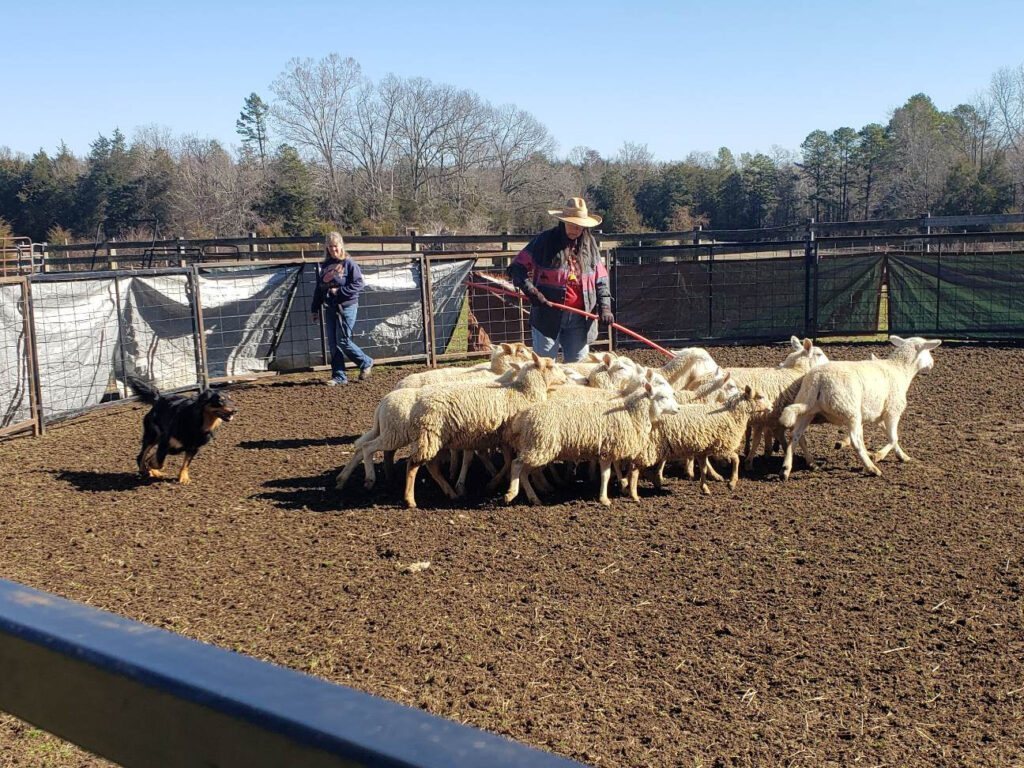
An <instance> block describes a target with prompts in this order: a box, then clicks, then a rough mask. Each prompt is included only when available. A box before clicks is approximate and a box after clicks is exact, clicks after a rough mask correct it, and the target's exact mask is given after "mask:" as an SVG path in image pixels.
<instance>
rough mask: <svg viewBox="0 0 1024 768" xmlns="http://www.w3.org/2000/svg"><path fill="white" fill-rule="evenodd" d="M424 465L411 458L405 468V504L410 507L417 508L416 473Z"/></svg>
mask: <svg viewBox="0 0 1024 768" xmlns="http://www.w3.org/2000/svg"><path fill="white" fill-rule="evenodd" d="M422 466H423V463H422V462H419V463H417V462H414V461H413V460H412V459H411V458H410V459H409V462H408V464H407V465H406V468H405V506H407V507H408V508H409V509H416V474H417V473H418V472H419V471H420V467H422Z"/></svg>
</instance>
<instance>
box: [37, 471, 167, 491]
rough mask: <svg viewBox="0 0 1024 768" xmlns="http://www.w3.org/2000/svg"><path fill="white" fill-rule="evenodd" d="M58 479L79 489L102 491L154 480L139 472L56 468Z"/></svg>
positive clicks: (122, 489)
mask: <svg viewBox="0 0 1024 768" xmlns="http://www.w3.org/2000/svg"><path fill="white" fill-rule="evenodd" d="M53 474H55V475H56V477H57V479H58V480H63V481H64V482H65V483H70V484H71V485H73V486H74V487H75V488H76V489H77V490H79V491H85V492H86V493H100V492H103V491H131V490H134V489H135V488H139V487H141V486H143V485H150V484H151V483H152V482H153V481H152V480H151V479H149V478H146V477H142V476H141V475H139V473H138V472H95V471H93V470H87V469H85V470H71V469H62V470H54V472H53Z"/></svg>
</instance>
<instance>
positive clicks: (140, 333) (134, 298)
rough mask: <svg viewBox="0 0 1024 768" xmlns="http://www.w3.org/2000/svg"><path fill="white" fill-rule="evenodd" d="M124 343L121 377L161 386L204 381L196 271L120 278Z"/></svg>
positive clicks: (116, 368)
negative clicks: (197, 331) (193, 283)
mask: <svg viewBox="0 0 1024 768" xmlns="http://www.w3.org/2000/svg"><path fill="white" fill-rule="evenodd" d="M117 294H118V298H119V300H120V317H121V326H120V332H121V336H120V343H119V348H118V354H117V356H115V359H114V371H115V375H116V377H117V379H118V381H120V382H121V383H122V393H123V394H124V395H125V396H129V395H130V392H129V391H128V390H127V389H126V388H125V387H124V384H125V382H126V377H127V376H135V377H137V378H140V379H143V380H146V381H150V382H152V383H153V384H155V385H156V386H157V387H158V388H159V389H162V390H172V389H181V388H184V387H193V386H196V385H197V384H198V382H199V381H200V370H199V361H198V360H197V359H196V357H197V356H196V335H195V312H196V305H195V297H194V295H193V292H192V290H191V281H190V274H189V272H188V271H187V270H184V269H178V270H174V271H173V272H169V273H153V274H147V275H133V276H131V277H121V278H117Z"/></svg>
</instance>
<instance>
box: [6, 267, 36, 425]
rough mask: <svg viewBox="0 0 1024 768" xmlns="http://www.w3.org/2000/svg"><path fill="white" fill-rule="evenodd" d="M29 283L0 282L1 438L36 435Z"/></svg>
mask: <svg viewBox="0 0 1024 768" xmlns="http://www.w3.org/2000/svg"><path fill="white" fill-rule="evenodd" d="M28 311H29V300H28V282H27V281H26V280H25V279H23V278H13V279H12V278H0V434H8V433H12V432H20V431H22V430H25V429H32V430H33V431H36V432H37V431H38V426H39V425H38V423H37V421H36V419H37V413H36V408H35V396H34V391H35V390H34V388H33V366H32V355H31V351H32V343H31V324H30V323H29V319H28Z"/></svg>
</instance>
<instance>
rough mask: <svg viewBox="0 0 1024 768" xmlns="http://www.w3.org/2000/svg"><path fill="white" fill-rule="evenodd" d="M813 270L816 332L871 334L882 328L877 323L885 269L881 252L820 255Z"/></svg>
mask: <svg viewBox="0 0 1024 768" xmlns="http://www.w3.org/2000/svg"><path fill="white" fill-rule="evenodd" d="M815 270H816V271H815V279H816V285H815V289H814V293H815V298H816V306H817V311H816V314H815V317H816V319H817V324H816V329H817V332H818V333H819V334H848V335H857V334H874V333H878V332H879V331H880V330H884V329H883V328H880V327H879V320H880V318H879V308H880V303H881V295H882V280H883V278H884V272H885V258H884V256H883V255H882V254H880V253H860V254H849V255H843V256H836V257H830V258H822V259H821V260H820V261H818V263H817V265H816V267H815Z"/></svg>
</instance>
